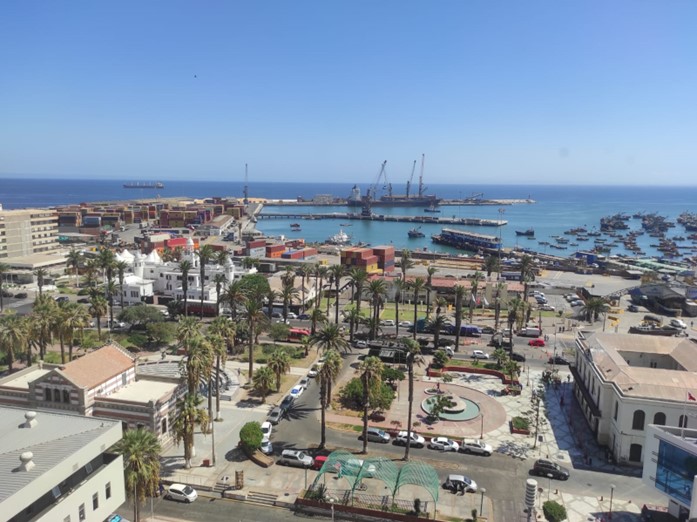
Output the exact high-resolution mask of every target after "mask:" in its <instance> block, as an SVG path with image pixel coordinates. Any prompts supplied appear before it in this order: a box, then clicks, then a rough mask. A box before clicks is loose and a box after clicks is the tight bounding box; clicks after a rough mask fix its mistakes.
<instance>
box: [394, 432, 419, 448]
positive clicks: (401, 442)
mask: <svg viewBox="0 0 697 522" xmlns="http://www.w3.org/2000/svg"><path fill="white" fill-rule="evenodd" d="M407 443H408V444H409V446H414V447H416V448H423V447H424V446H425V445H426V439H424V438H423V437H422V436H421V435H419V434H418V433H414V432H413V431H412V432H411V436H409V435H408V434H407V432H406V431H400V432H399V433H398V434H397V436H396V437H395V438H394V444H396V445H398V446H406V445H407Z"/></svg>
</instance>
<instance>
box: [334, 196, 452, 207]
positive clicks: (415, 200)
mask: <svg viewBox="0 0 697 522" xmlns="http://www.w3.org/2000/svg"><path fill="white" fill-rule="evenodd" d="M440 202H441V198H437V197H436V196H420V197H419V196H414V197H411V196H410V197H406V196H392V197H390V196H383V197H381V198H380V199H377V200H375V201H371V202H370V206H371V207H428V206H431V205H438V204H439V203H440ZM346 204H347V205H348V206H349V207H361V206H363V201H359V200H356V199H349V200H347V201H346Z"/></svg>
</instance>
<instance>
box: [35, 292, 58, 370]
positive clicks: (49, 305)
mask: <svg viewBox="0 0 697 522" xmlns="http://www.w3.org/2000/svg"><path fill="white" fill-rule="evenodd" d="M58 313H59V310H58V305H57V304H56V301H55V300H54V299H53V298H52V297H51V296H48V295H44V296H43V297H37V298H36V300H35V301H34V308H33V310H32V313H31V320H30V323H31V325H32V328H33V331H34V334H33V337H34V338H35V339H36V341H37V342H38V344H39V359H41V360H43V359H44V357H45V355H46V349H47V347H48V345H49V344H50V343H51V341H52V339H53V331H54V328H53V326H54V324H55V321H56V316H57V314H58Z"/></svg>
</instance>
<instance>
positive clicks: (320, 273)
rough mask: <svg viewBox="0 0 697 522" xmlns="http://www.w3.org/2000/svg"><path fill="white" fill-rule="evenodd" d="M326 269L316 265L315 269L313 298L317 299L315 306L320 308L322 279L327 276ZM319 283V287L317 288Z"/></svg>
mask: <svg viewBox="0 0 697 522" xmlns="http://www.w3.org/2000/svg"><path fill="white" fill-rule="evenodd" d="M328 270H329V269H328V268H327V267H326V266H324V265H317V268H316V269H315V297H316V299H317V304H316V305H315V306H318V307H319V306H320V305H321V304H322V286H323V284H324V278H325V277H327V275H328V273H329V272H328ZM318 281H319V287H318Z"/></svg>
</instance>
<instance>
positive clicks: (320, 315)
mask: <svg viewBox="0 0 697 522" xmlns="http://www.w3.org/2000/svg"><path fill="white" fill-rule="evenodd" d="M318 323H319V324H321V325H324V324H326V323H327V316H326V314H325V313H324V312H323V311H322V310H321V309H320V308H319V307H318V306H316V307H315V308H313V309H312V312H310V324H311V329H310V333H311V334H313V335H314V334H315V332H317V324H318Z"/></svg>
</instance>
